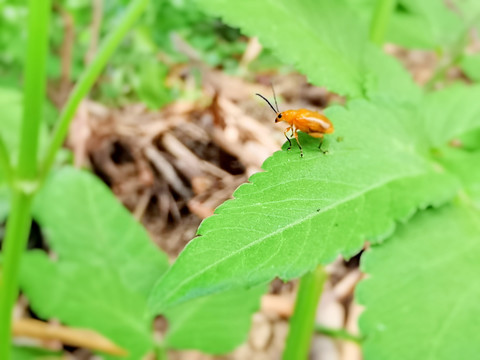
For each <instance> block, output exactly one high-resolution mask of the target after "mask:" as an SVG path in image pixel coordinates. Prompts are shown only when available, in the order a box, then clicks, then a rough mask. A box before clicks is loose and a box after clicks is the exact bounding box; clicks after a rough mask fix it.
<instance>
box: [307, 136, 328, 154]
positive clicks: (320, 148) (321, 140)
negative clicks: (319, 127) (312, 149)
mask: <svg viewBox="0 0 480 360" xmlns="http://www.w3.org/2000/svg"><path fill="white" fill-rule="evenodd" d="M323 135H324V134H322V133H310V136H312V137H314V138H318V139H320V143H319V144H318V148H319V150H320V151H321V152H323V153H324V154H326V153H327V152H328V150H322V145H323V139H324V138H323Z"/></svg>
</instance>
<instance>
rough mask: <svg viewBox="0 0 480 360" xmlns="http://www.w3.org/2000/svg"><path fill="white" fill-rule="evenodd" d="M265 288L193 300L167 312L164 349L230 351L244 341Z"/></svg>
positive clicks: (213, 352) (215, 352)
mask: <svg viewBox="0 0 480 360" xmlns="http://www.w3.org/2000/svg"><path fill="white" fill-rule="evenodd" d="M265 291H266V287H265V286H258V287H255V288H252V289H249V290H243V289H241V290H238V289H236V290H234V291H229V292H226V293H220V294H215V295H210V296H206V297H202V298H199V299H195V300H193V301H190V302H188V303H185V304H182V305H179V306H176V307H173V308H171V309H169V310H168V311H167V312H166V313H165V316H166V317H167V319H168V320H169V323H170V326H169V328H168V332H167V335H166V338H165V344H166V346H168V347H170V348H175V349H197V350H200V351H203V352H205V353H209V354H224V353H227V352H229V351H232V350H233V349H234V348H235V347H237V346H238V345H240V344H241V343H242V342H244V341H245V340H246V338H247V334H248V331H249V330H250V325H251V316H252V314H253V313H254V312H255V311H257V310H258V308H259V303H260V296H262V295H263V294H264V293H265Z"/></svg>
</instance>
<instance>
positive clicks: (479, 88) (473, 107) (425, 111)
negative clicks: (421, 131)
mask: <svg viewBox="0 0 480 360" xmlns="http://www.w3.org/2000/svg"><path fill="white" fill-rule="evenodd" d="M479 98H480V85H475V86H469V85H462V84H456V85H453V86H450V87H448V88H445V89H443V90H441V91H436V92H433V93H431V94H428V95H427V96H426V98H425V101H424V102H423V104H422V107H421V108H420V113H421V116H422V117H423V121H419V124H418V126H420V124H425V125H424V128H425V133H426V136H427V137H428V138H429V139H430V141H429V144H430V145H432V146H434V147H441V146H444V145H446V144H447V143H448V142H449V141H450V140H453V139H454V138H455V137H457V136H460V135H463V134H465V133H468V132H469V131H471V130H474V129H479V128H480V102H479V101H478V99H479ZM418 126H417V127H418ZM413 131H416V130H415V129H412V132H413Z"/></svg>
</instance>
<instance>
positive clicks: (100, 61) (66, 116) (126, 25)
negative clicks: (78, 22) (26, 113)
mask: <svg viewBox="0 0 480 360" xmlns="http://www.w3.org/2000/svg"><path fill="white" fill-rule="evenodd" d="M147 4H148V0H135V1H133V2H132V3H131V4H130V5H129V7H128V9H127V11H126V14H125V15H124V16H123V18H122V20H121V21H120V23H119V24H118V26H117V27H116V28H115V29H114V30H113V32H111V33H110V34H109V35H108V36H107V38H106V39H105V41H104V42H103V44H102V45H101V47H100V50H99V51H98V54H97V55H96V56H95V58H94V59H93V61H92V62H91V63H90V65H89V66H88V68H87V69H86V71H85V72H84V73H83V75H82V77H81V78H80V79H79V81H78V83H77V84H76V85H75V88H74V89H73V91H72V93H71V94H70V96H69V98H68V101H67V103H66V105H65V107H64V108H63V110H62V113H61V114H60V119H59V121H58V124H57V126H56V128H55V131H54V134H53V138H52V141H51V143H50V146H49V147H48V149H47V152H46V156H45V159H44V160H43V163H42V168H41V174H40V181H42V182H43V180H44V179H45V177H46V176H47V174H48V172H49V171H50V168H51V167H52V165H53V162H54V161H55V156H56V154H57V152H58V150H59V149H60V147H61V146H62V143H63V141H64V140H65V137H66V136H67V132H68V128H69V126H70V123H71V122H72V119H73V116H74V115H75V112H76V111H77V108H78V105H79V104H80V101H82V99H83V98H84V97H85V95H87V93H88V92H89V91H90V89H91V88H92V86H93V84H94V83H95V81H96V79H97V78H98V76H99V74H100V72H101V71H102V70H103V68H104V67H105V65H106V63H107V61H108V59H109V58H110V56H111V55H112V53H113V52H114V51H115V49H116V48H117V46H118V44H119V43H120V41H121V40H122V39H123V37H124V36H125V34H126V33H127V31H128V30H129V29H130V28H131V27H132V25H133V23H134V22H135V21H136V20H137V19H138V17H139V16H140V15H141V14H142V12H143V10H144V9H145V7H146V6H147Z"/></svg>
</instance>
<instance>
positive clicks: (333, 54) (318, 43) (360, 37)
mask: <svg viewBox="0 0 480 360" xmlns="http://www.w3.org/2000/svg"><path fill="white" fill-rule="evenodd" d="M199 3H200V4H201V5H203V6H204V8H205V10H207V11H209V12H211V13H212V14H214V15H217V16H221V17H223V19H224V21H226V22H227V23H229V24H231V25H233V26H238V27H240V29H241V30H242V31H243V32H245V33H246V34H248V35H250V36H257V37H258V38H259V39H260V41H261V43H262V44H263V45H265V46H266V47H268V48H271V49H272V50H273V51H274V53H275V54H276V55H277V56H278V58H279V59H280V60H281V61H283V62H285V63H287V64H292V65H294V66H295V67H296V68H297V69H298V70H299V71H301V72H302V73H304V74H306V75H307V76H308V79H309V81H311V82H312V83H314V84H316V85H318V86H325V87H327V88H328V89H329V90H330V91H333V92H336V93H338V94H340V95H346V96H349V97H362V96H369V97H379V96H381V97H392V98H395V99H397V100H412V99H413V100H416V99H417V98H418V95H419V89H418V88H417V87H416V86H415V85H414V84H413V82H412V81H411V79H410V77H409V75H408V73H407V72H406V71H404V70H403V69H402V68H401V66H400V65H399V64H398V63H397V62H396V61H395V60H394V59H392V58H389V57H388V56H387V55H385V54H384V53H382V52H381V51H379V50H378V49H377V48H376V47H375V46H374V45H372V44H370V42H369V40H368V24H367V23H366V22H365V21H361V19H359V17H358V16H357V14H355V12H353V11H351V9H350V8H349V6H347V5H346V1H343V0H337V1H328V0H300V1H289V0H262V1H260V0H243V1H230V2H225V1H222V0H199Z"/></svg>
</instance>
